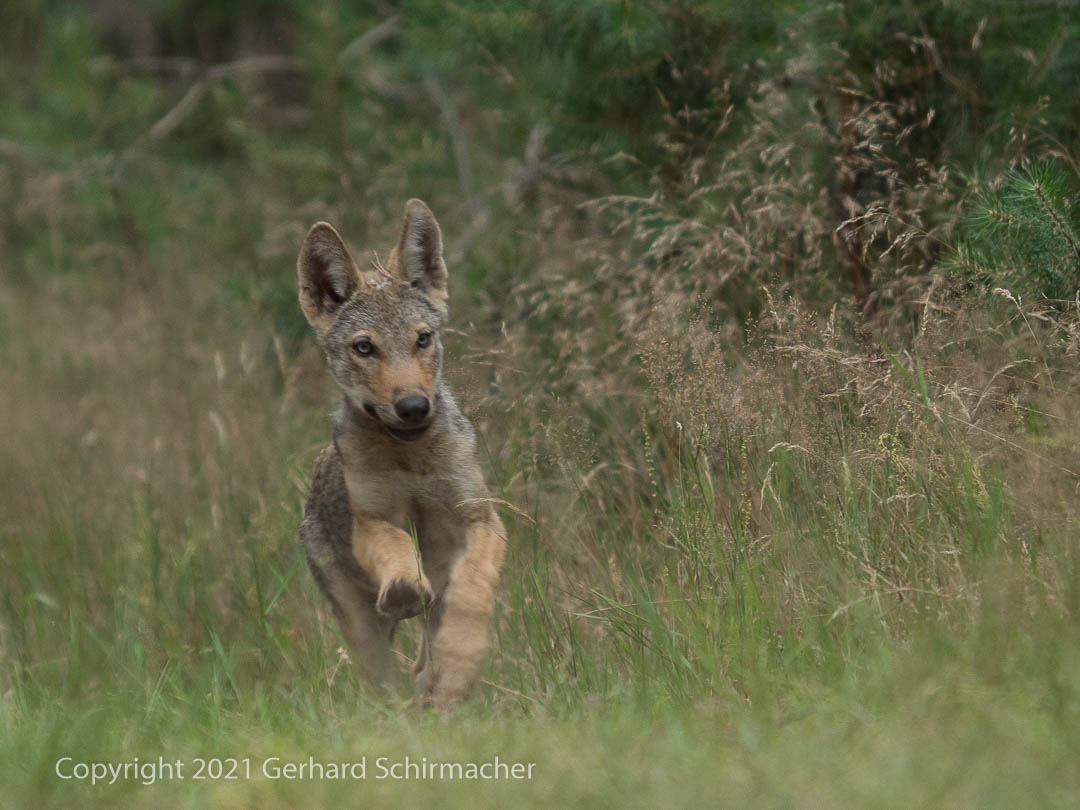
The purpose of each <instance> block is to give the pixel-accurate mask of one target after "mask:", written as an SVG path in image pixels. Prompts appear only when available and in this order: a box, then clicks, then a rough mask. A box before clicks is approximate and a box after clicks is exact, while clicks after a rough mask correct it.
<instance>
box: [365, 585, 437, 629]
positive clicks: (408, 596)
mask: <svg viewBox="0 0 1080 810" xmlns="http://www.w3.org/2000/svg"><path fill="white" fill-rule="evenodd" d="M431 599H432V596H431V588H430V587H429V586H428V584H427V583H426V582H424V581H420V582H417V581H416V580H407V579H395V580H393V581H392V582H390V583H389V584H388V585H387V586H386V587H385V588H383V589H382V591H381V592H380V593H379V598H378V600H377V601H376V602H375V609H376V610H377V611H378V612H379V613H381V614H382V615H383V616H386V617H387V618H390V619H396V620H398V621H400V620H401V619H411V618H412V617H413V616H419V615H420V614H421V613H423V612H424V607H425V606H426V605H429V604H431Z"/></svg>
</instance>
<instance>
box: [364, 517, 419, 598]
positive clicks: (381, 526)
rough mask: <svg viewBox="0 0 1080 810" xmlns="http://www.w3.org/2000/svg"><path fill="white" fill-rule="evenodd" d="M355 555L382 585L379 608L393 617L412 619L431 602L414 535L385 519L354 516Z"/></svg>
mask: <svg viewBox="0 0 1080 810" xmlns="http://www.w3.org/2000/svg"><path fill="white" fill-rule="evenodd" d="M352 551H353V557H355V558H356V562H357V563H358V564H359V565H360V567H361V568H363V569H364V571H365V572H366V573H367V574H368V575H369V576H370V577H371V578H372V579H373V580H374V582H375V586H376V587H377V588H378V596H377V597H376V600H375V609H376V610H377V611H378V612H379V614H380V615H382V616H386V617H387V618H391V619H408V618H411V617H412V616H416V615H418V614H420V613H422V612H423V611H424V606H425V605H427V604H428V603H430V602H431V583H430V582H428V578H427V577H426V576H424V572H423V570H422V569H421V567H420V560H419V558H418V557H417V555H416V549H415V547H414V546H413V540H412V537H410V536H409V535H408V534H407V533H406V532H404V531H402V530H401V529H399V528H398V527H397V526H394V525H392V524H390V523H388V522H387V521H385V520H378V519H374V518H367V517H364V516H358V517H354V518H353V528H352Z"/></svg>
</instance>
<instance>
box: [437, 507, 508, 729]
mask: <svg viewBox="0 0 1080 810" xmlns="http://www.w3.org/2000/svg"><path fill="white" fill-rule="evenodd" d="M505 537H506V532H505V530H504V529H503V526H502V523H501V522H500V520H499V518H498V517H497V516H496V515H495V514H494V511H492V512H491V513H490V515H489V516H488V517H487V518H486V519H484V520H479V521H476V522H474V523H470V524H469V525H468V526H467V527H466V529H465V553H464V554H463V555H462V557H461V559H460V560H459V561H458V563H457V565H455V566H454V569H453V570H452V571H451V572H450V579H449V582H448V583H447V585H446V589H445V590H444V591H443V592H442V593H441V594H440V597H439V603H440V604H439V606H438V607H439V610H438V611H437V612H436V617H435V619H436V620H435V622H434V623H433V624H434V626H433V628H432V638H431V641H430V652H428V650H427V647H428V644H427V643H425V645H424V646H425V651H424V653H422V654H421V659H422V660H421V662H420V666H419V670H420V671H419V672H418V673H417V677H416V688H417V694H418V697H419V698H420V700H421V701H422V702H423V703H426V704H431V705H434V706H435V707H437V708H440V709H445V708H449V707H450V706H452V705H454V704H455V703H457V702H458V701H460V700H461V699H462V698H464V697H465V695H466V693H467V692H468V691H469V688H470V687H471V686H472V684H473V682H474V681H475V680H476V676H477V674H478V673H479V671H480V666H481V665H482V664H483V661H484V654H485V652H486V651H487V646H488V631H489V627H490V624H491V615H492V613H493V612H494V609H495V586H496V585H497V583H498V580H499V569H500V568H501V567H502V562H503V557H504V556H505V553H506V540H505ZM425 641H426V640H425Z"/></svg>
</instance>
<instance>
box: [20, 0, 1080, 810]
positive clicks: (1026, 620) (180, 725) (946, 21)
mask: <svg viewBox="0 0 1080 810" xmlns="http://www.w3.org/2000/svg"><path fill="white" fill-rule="evenodd" d="M1077 75H1080V10H1078V7H1077V6H1076V5H1075V4H1074V3H1072V2H1068V1H1067V0H1061V2H1040V3H1018V2H989V3H987V2H982V3H974V2H953V3H946V4H943V3H938V2H930V0H907V1H906V2H903V3H897V4H880V3H878V4H873V3H869V2H861V0H852V2H846V3H838V4H820V3H811V2H800V1H799V0H791V1H790V2H775V3H757V4H747V3H737V2H719V1H718V2H688V1H687V0H684V1H683V2H676V1H675V0H650V1H649V2H643V1H641V0H578V2H564V1H563V0H547V1H546V2H526V0H514V1H513V2H497V0H475V1H474V2H464V0H459V1H457V2H454V1H453V0H417V2H411V3H401V4H396V3H392V2H390V0H372V1H371V2H370V3H365V4H349V3H343V2H316V3H301V2H297V1H296V0H239V1H238V2H233V3H209V2H205V0H154V2H151V3H145V4H128V3H123V2H119V0H85V2H81V3H74V4H64V3H58V2H49V1H48V0H12V2H8V3H5V4H4V5H3V7H2V8H0V212H2V216H0V268H2V275H0V363H2V364H3V367H4V369H5V383H4V385H3V386H0V419H2V420H3V421H2V422H0V480H2V481H3V485H2V486H0V720H2V722H3V726H4V729H5V730H4V731H3V732H2V733H0V752H2V758H3V761H4V762H6V763H15V764H13V765H11V766H9V767H6V768H5V773H4V776H5V777H7V778H5V779H4V780H0V782H2V784H0V804H5V805H7V804H11V805H13V806H70V805H71V804H72V803H73V802H75V803H78V804H80V805H90V804H103V805H109V806H154V805H157V806H161V805H169V806H207V805H210V804H221V805H223V806H233V805H237V806H239V805H244V806H247V805H257V806H298V805H300V804H330V803H341V802H342V801H347V800H350V799H351V800H352V801H356V796H357V795H358V794H357V790H358V789H360V790H361V793H362V795H363V797H364V799H365V800H368V799H370V801H371V802H372V803H374V804H390V803H395V804H400V803H403V802H408V803H415V802H420V801H438V802H439V803H440V804H446V803H450V804H451V805H453V804H455V803H460V804H469V805H470V806H471V805H475V804H477V803H478V802H477V797H478V796H479V797H480V801H479V803H480V804H481V805H482V804H484V803H485V802H487V803H496V802H499V803H510V802H514V803H516V804H524V805H535V806H545V805H547V806H551V805H567V806H574V805H582V806H590V807H591V806H682V805H690V804H694V805H695V806H697V805H701V804H702V803H703V802H704V803H707V804H717V803H719V804H739V805H741V804H764V805H768V806H775V805H784V806H790V805H796V806H804V805H811V806H822V805H829V806H832V805H855V806H881V807H895V806H897V805H898V804H902V803H910V804H913V805H915V806H939V805H947V806H1017V805H1021V804H1032V803H1034V804H1038V805H1041V806H1055V805H1059V806H1064V805H1067V804H1069V803H1070V801H1072V799H1073V798H1074V797H1075V795H1076V792H1077V790H1078V789H1080V771H1078V768H1077V765H1076V763H1077V762H1080V733H1078V729H1080V680H1078V678H1077V675H1076V673H1077V672H1080V667H1078V666H1077V664H1078V663H1080V618H1078V617H1080V545H1078V539H1080V511H1078V507H1077V500H1076V498H1075V493H1076V487H1077V485H1078V472H1080V455H1078V454H1080V450H1078V448H1080V433H1078V430H1077V427H1076V420H1075V418H1074V413H1075V410H1076V396H1077V393H1076V392H1077V391H1078V390H1080V379H1078V371H1077V363H1076V361H1077V357H1078V355H1080V308H1078V305H1077V303H1076V300H1077V288H1078V284H1080V281H1078V279H1080V276H1078V274H1077V270H1078V268H1077V264H1076V261H1077V260H1076V256H1075V255H1074V253H1075V251H1073V252H1070V249H1069V248H1070V247H1075V245H1074V244H1073V243H1074V242H1075V241H1076V238H1077V234H1078V232H1080V225H1078V223H1077V216H1078V214H1077V208H1076V206H1077V186H1078V183H1080V154H1078V146H1080V95H1078V94H1077V93H1076V77H1077ZM413 196H418V197H422V198H424V199H425V200H426V201H427V202H428V203H429V204H430V205H431V206H432V208H433V210H434V211H435V213H436V215H437V216H438V217H439V220H440V222H441V224H442V226H443V232H444V235H445V238H446V247H447V254H448V262H449V266H450V272H451V290H452V307H451V319H452V325H453V326H454V327H455V329H456V331H455V332H454V333H453V334H452V335H451V345H450V356H449V358H448V374H449V375H450V377H451V379H452V380H453V382H454V385H455V389H456V390H457V391H459V392H460V394H461V397H462V399H463V400H464V402H465V405H466V409H467V411H468V413H469V415H470V416H471V417H472V418H473V420H474V421H475V422H476V423H477V426H478V427H479V429H480V432H481V435H482V436H483V437H484V464H485V467H486V469H487V470H488V473H489V478H490V480H491V483H492V485H493V489H494V490H495V491H496V494H497V495H498V496H499V497H502V498H505V499H506V500H507V501H508V502H510V503H512V504H513V505H514V508H513V509H507V510H506V511H505V514H504V518H505V520H506V523H507V525H508V526H509V527H510V532H511V542H510V548H509V558H508V564H507V568H506V573H505V577H504V580H505V589H504V593H503V594H502V596H501V597H500V604H499V611H498V612H499V616H498V621H497V627H496V636H497V638H496V644H495V648H494V650H493V654H492V661H491V664H490V666H489V668H488V671H487V672H486V673H485V677H484V682H483V683H482V684H481V687H480V689H479V690H478V695H477V696H476V698H475V699H474V700H473V701H471V702H470V703H469V704H468V705H467V706H465V707H463V708H462V709H461V710H460V711H459V712H457V713H456V714H455V715H454V716H453V717H452V718H440V717H437V716H434V715H428V714H424V713H421V712H419V711H416V710H414V709H413V708H412V707H410V706H408V705H407V702H405V704H404V705H403V703H402V702H394V703H391V704H386V703H383V702H380V701H378V700H376V699H374V698H372V697H371V696H370V695H367V694H366V693H365V692H364V690H363V689H362V687H361V685H360V684H359V682H358V681H357V680H356V679H355V678H354V677H353V676H352V675H351V674H350V672H349V668H348V665H347V662H346V661H345V658H344V656H343V655H342V654H341V653H340V652H339V648H340V646H341V643H342V642H341V640H340V638H339V637H338V635H337V630H336V627H335V625H334V624H333V621H332V617H331V616H329V615H328V611H327V609H326V605H325V604H324V602H323V600H322V599H321V597H320V596H319V594H318V593H317V590H316V588H315V586H314V584H313V583H312V582H311V581H310V577H309V576H308V575H307V573H306V571H305V569H304V563H303V559H302V555H301V553H300V550H299V547H298V544H297V541H296V527H297V525H298V523H299V517H300V509H301V504H302V502H303V498H304V494H305V492H306V488H307V476H308V473H309V470H310V466H311V462H312V460H313V458H314V456H315V454H316V453H317V452H318V450H319V448H320V447H321V446H322V445H323V444H324V443H325V442H326V441H327V440H328V438H329V422H328V419H327V416H326V414H327V412H328V410H329V408H330V407H331V404H332V402H333V397H334V393H333V390H332V386H331V384H330V382H329V380H328V377H327V375H326V373H325V371H324V369H323V360H322V358H321V356H320V355H319V353H318V351H317V350H316V349H315V347H314V346H313V345H312V341H311V339H310V337H309V335H308V330H307V327H306V324H305V323H304V321H303V318H302V316H301V314H300V312H299V309H298V307H297V304H296V299H295V277H294V267H295V260H296V254H297V251H298V249H299V245H300V242H301V240H302V238H303V234H304V233H305V231H306V229H307V228H308V226H309V225H310V224H311V223H312V222H314V221H316V220H319V219H327V220H329V221H331V222H333V223H334V224H335V225H336V226H337V227H338V228H339V230H340V231H341V232H342V233H343V234H344V235H345V237H346V239H347V241H348V242H349V243H350V244H351V245H352V246H353V247H354V248H357V249H368V248H376V249H380V250H382V249H385V248H387V247H389V245H391V244H392V243H393V241H394V239H395V238H396V235H397V232H396V229H397V228H398V227H399V218H400V215H401V210H402V205H403V203H404V201H405V199H407V198H408V197H413ZM983 288H985V289H987V290H989V291H991V292H995V291H996V293H997V294H996V295H990V296H986V295H984V294H983ZM403 635H404V638H403V639H402V642H401V647H400V649H401V651H402V657H403V659H409V658H410V657H411V656H412V655H413V654H414V651H415V646H416V640H417V632H416V629H415V628H412V629H411V630H410V631H409V632H406V633H404V634H403ZM402 669H403V670H404V669H405V661H404V660H403V662H402ZM402 681H403V684H404V675H403V676H402ZM403 693H404V694H405V695H408V694H409V693H410V692H409V690H408V687H405V689H404V691H403ZM568 740H569V741H572V744H569V743H568ZM159 753H160V754H162V755H164V756H166V757H184V756H189V757H190V756H205V755H208V754H218V755H221V756H247V755H250V756H252V757H259V756H270V755H277V756H289V757H294V758H297V759H300V760H305V761H306V759H307V757H308V756H309V755H314V756H315V757H316V758H325V759H327V760H339V759H342V758H345V757H350V758H351V757H353V756H356V755H358V754H363V753H368V754H369V755H371V756H375V755H381V754H386V755H390V756H403V755H405V754H408V755H410V756H412V757H413V758H414V759H416V758H418V757H420V756H428V757H429V758H430V759H439V758H442V759H458V760H466V759H475V758H490V757H491V756H493V755H494V754H496V753H497V754H498V755H499V756H500V758H503V759H515V758H517V759H522V760H532V761H536V762H537V763H538V769H537V770H538V774H539V776H538V778H537V780H536V781H534V782H533V783H531V784H529V785H525V786H522V785H520V784H513V785H510V784H492V785H483V786H477V785H471V786H470V785H466V786H461V785H457V786H449V788H448V786H447V785H445V784H440V783H436V782H432V783H414V784H404V783H395V784H381V785H379V784H365V785H360V786H359V788H358V786H356V785H350V784H331V783H320V784H312V783H299V782H298V783H292V784H286V783H271V782H266V781H261V780H259V781H254V782H251V783H225V782H221V783H213V784H204V785H195V784H193V783H177V784H172V785H157V786H154V787H152V788H151V787H145V788H144V787H138V786H136V785H132V784H130V783H127V784H121V785H117V786H112V787H108V788H102V787H98V788H94V789H91V788H90V787H88V786H85V785H77V784H72V783H60V782H59V781H58V780H57V779H56V777H55V774H54V772H53V765H54V763H55V760H56V758H57V757H59V756H65V755H69V756H75V757H83V758H88V759H91V758H97V759H102V758H107V759H114V760H121V759H125V758H127V759H130V758H131V757H132V756H135V755H138V756H140V757H151V756H157V755H158V754H159Z"/></svg>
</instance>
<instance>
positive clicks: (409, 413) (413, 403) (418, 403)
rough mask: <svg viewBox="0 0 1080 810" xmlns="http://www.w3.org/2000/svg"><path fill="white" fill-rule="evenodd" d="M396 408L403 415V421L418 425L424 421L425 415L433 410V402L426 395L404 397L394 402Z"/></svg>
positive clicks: (399, 414)
mask: <svg viewBox="0 0 1080 810" xmlns="http://www.w3.org/2000/svg"><path fill="white" fill-rule="evenodd" d="M394 410H395V411H397V415H398V416H399V417H401V421H403V422H406V423H408V424H410V425H416V424H419V423H420V422H423V421H424V417H425V416H427V415H428V411H430V410H431V403H430V402H428V398H427V397H425V396H420V395H413V396H411V397H402V398H401V399H399V400H398V401H397V402H395V403H394Z"/></svg>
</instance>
